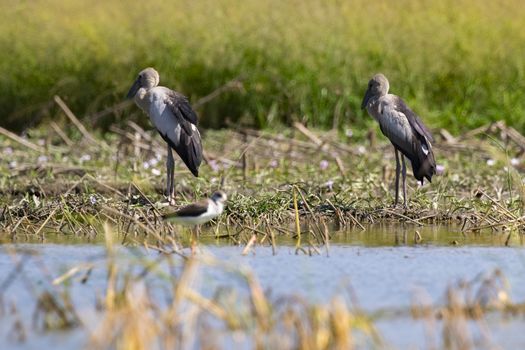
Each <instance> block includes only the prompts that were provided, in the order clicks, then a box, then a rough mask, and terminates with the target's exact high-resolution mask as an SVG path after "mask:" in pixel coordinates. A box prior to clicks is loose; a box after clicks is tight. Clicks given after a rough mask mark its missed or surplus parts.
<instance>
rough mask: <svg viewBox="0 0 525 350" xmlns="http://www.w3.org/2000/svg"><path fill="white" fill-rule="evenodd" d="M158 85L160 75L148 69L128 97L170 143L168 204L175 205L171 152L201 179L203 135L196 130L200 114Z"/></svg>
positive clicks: (178, 94)
mask: <svg viewBox="0 0 525 350" xmlns="http://www.w3.org/2000/svg"><path fill="white" fill-rule="evenodd" d="M158 85H159V73H157V71H156V70H155V69H153V68H146V69H144V70H143V71H141V72H140V73H139V76H138V77H137V80H135V82H134V83H133V86H131V89H129V92H128V95H127V98H133V99H134V101H135V103H136V104H137V106H139V107H140V108H141V109H142V110H143V111H144V112H145V113H146V114H147V115H148V116H149V118H150V120H151V122H152V123H153V125H154V126H155V128H156V129H157V131H158V132H159V134H160V136H162V138H163V139H164V141H166V143H167V150H168V159H167V162H166V168H167V172H168V174H167V181H166V196H167V197H168V203H170V204H173V202H174V189H175V182H174V175H175V160H174V159H173V153H172V149H174V150H175V152H177V154H178V155H179V156H180V158H181V159H182V161H183V162H184V164H186V166H187V167H188V169H189V170H190V171H191V172H192V174H193V175H195V176H199V166H200V164H201V162H202V143H201V135H200V133H199V130H198V129H197V115H196V114H195V112H194V111H193V109H192V108H191V105H190V103H189V102H188V99H187V98H186V97H185V96H184V95H182V94H180V93H178V92H176V91H173V90H171V89H168V88H167V87H164V86H158Z"/></svg>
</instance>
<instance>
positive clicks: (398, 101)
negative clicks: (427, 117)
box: [395, 96, 434, 142]
mask: <svg viewBox="0 0 525 350" xmlns="http://www.w3.org/2000/svg"><path fill="white" fill-rule="evenodd" d="M395 108H396V110H398V111H399V112H401V113H403V114H404V115H405V116H406V117H407V119H408V122H409V123H410V126H411V127H412V128H413V129H414V130H415V131H416V132H417V133H418V134H420V135H421V136H424V137H426V138H427V140H428V141H430V142H434V138H433V137H432V134H431V133H430V131H429V130H428V128H427V127H426V126H425V124H423V121H422V120H421V119H420V118H419V117H418V115H417V114H416V113H414V111H412V110H411V109H410V107H408V106H407V104H406V103H405V101H403V99H402V98H401V97H399V96H396V98H395Z"/></svg>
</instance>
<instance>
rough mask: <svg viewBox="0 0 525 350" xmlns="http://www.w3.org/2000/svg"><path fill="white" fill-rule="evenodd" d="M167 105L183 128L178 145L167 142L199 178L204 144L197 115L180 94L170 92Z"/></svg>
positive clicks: (166, 100) (166, 98)
mask: <svg viewBox="0 0 525 350" xmlns="http://www.w3.org/2000/svg"><path fill="white" fill-rule="evenodd" d="M165 103H166V106H167V107H168V109H169V111H170V112H171V113H172V114H173V116H174V117H175V118H176V120H177V123H178V124H179V125H180V126H181V129H180V135H179V142H178V144H177V143H175V142H173V141H169V140H166V141H167V142H168V143H169V144H170V146H171V147H172V148H173V149H174V150H175V151H176V152H177V154H178V155H179V156H180V158H181V159H182V161H183V162H184V164H186V166H187V167H188V169H190V171H191V172H192V173H193V175H195V176H199V166H200V164H201V162H202V142H201V135H200V133H199V130H198V129H197V114H195V112H194V111H193V109H192V108H191V105H190V103H189V102H188V99H187V98H186V97H185V96H184V95H182V94H179V93H178V92H175V91H172V90H170V91H169V93H167V94H166V97H165Z"/></svg>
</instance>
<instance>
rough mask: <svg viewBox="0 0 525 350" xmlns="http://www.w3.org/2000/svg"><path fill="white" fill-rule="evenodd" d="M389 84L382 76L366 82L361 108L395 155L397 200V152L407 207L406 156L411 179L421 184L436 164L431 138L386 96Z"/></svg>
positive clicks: (415, 119) (398, 100)
mask: <svg viewBox="0 0 525 350" xmlns="http://www.w3.org/2000/svg"><path fill="white" fill-rule="evenodd" d="M389 88H390V85H389V83H388V79H387V78H386V77H385V76H384V75H383V74H376V75H374V76H373V77H372V79H370V81H369V82H368V89H367V90H366V93H365V97H364V98H363V103H362V104H361V108H362V109H365V108H366V110H367V111H368V114H370V115H371V116H372V117H373V118H374V119H375V120H377V122H378V123H379V127H380V128H381V132H382V133H383V134H384V135H385V136H386V137H388V138H389V139H390V142H392V145H394V149H395V153H396V197H395V201H394V205H397V203H398V200H399V172H400V164H399V152H401V162H402V170H401V171H402V174H403V206H405V207H406V205H407V196H406V165H405V158H404V157H407V158H408V159H409V160H410V162H411V163H412V170H413V172H414V177H415V178H416V179H417V180H418V181H421V184H423V180H424V179H425V178H426V179H427V180H428V181H430V182H431V181H432V175H434V174H435V173H436V161H435V159H434V153H433V151H432V144H431V142H433V141H434V140H433V138H432V135H431V134H430V132H429V131H428V129H427V127H426V126H425V125H424V124H423V122H422V121H421V119H419V117H418V116H417V115H416V114H415V113H414V112H413V111H412V110H411V109H410V108H409V107H408V106H407V105H406V104H405V102H404V101H403V100H402V99H401V98H400V97H399V96H396V95H392V94H389V93H388V90H389Z"/></svg>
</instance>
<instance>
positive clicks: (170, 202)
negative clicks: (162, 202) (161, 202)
mask: <svg viewBox="0 0 525 350" xmlns="http://www.w3.org/2000/svg"><path fill="white" fill-rule="evenodd" d="M166 202H168V205H171V206H172V207H174V206H175V205H176V204H177V203H176V202H175V196H168V197H166Z"/></svg>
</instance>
